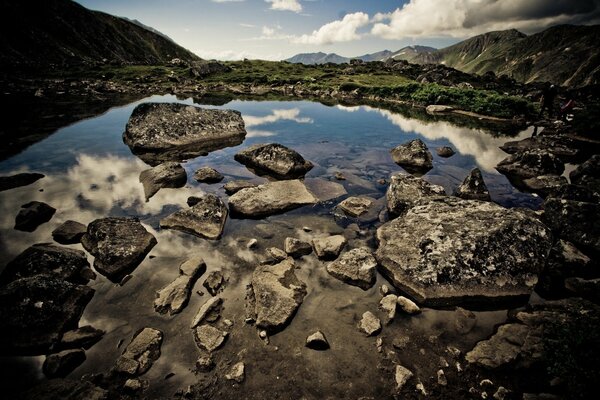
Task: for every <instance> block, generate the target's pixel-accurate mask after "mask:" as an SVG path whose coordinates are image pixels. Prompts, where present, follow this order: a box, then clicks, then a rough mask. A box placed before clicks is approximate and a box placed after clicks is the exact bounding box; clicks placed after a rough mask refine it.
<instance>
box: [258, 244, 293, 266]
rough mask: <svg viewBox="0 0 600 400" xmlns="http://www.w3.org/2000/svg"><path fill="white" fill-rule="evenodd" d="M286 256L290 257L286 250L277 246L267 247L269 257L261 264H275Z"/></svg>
mask: <svg viewBox="0 0 600 400" xmlns="http://www.w3.org/2000/svg"><path fill="white" fill-rule="evenodd" d="M286 258H288V255H287V253H286V252H285V251H283V250H281V249H278V248H277V247H269V248H268V249H267V258H266V259H265V260H264V261H263V262H262V263H261V264H268V265H273V264H277V263H279V262H281V261H283V260H285V259H286Z"/></svg>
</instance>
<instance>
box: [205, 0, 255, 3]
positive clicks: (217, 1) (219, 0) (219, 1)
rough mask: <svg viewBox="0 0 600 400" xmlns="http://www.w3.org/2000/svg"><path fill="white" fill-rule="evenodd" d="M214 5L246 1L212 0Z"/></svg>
mask: <svg viewBox="0 0 600 400" xmlns="http://www.w3.org/2000/svg"><path fill="white" fill-rule="evenodd" d="M210 1H212V2H213V3H241V2H243V1H246V0H210Z"/></svg>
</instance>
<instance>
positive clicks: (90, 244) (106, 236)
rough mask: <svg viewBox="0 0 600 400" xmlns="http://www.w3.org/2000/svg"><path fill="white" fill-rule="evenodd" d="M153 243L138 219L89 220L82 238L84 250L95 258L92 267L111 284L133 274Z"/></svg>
mask: <svg viewBox="0 0 600 400" xmlns="http://www.w3.org/2000/svg"><path fill="white" fill-rule="evenodd" d="M156 243H157V241H156V238H155V237H154V236H153V235H152V234H151V233H149V232H148V231H147V230H146V229H145V228H144V227H143V226H142V224H141V223H140V220H139V219H137V218H124V217H108V218H101V219H97V220H95V221H92V222H91V223H90V224H89V225H88V227H87V232H86V234H85V235H83V237H82V238H81V244H82V245H83V248H84V249H86V250H87V251H88V252H89V253H90V254H91V255H93V256H94V257H95V260H94V268H96V270H97V271H98V272H99V273H101V274H102V275H104V276H106V277H107V278H108V279H110V280H111V281H113V282H119V281H120V280H121V279H122V278H123V277H124V276H125V275H127V274H129V273H131V272H133V270H134V269H136V268H137V266H138V265H139V264H140V263H141V262H142V261H143V260H144V258H145V257H146V255H147V254H148V253H149V252H150V250H152V248H153V247H154V246H155V245H156Z"/></svg>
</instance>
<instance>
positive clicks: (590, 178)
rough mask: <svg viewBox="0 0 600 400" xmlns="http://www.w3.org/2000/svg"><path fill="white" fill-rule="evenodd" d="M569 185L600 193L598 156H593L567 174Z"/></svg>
mask: <svg viewBox="0 0 600 400" xmlns="http://www.w3.org/2000/svg"><path fill="white" fill-rule="evenodd" d="M569 178H571V183H573V184H576V185H580V186H584V187H586V188H588V189H589V190H591V191H592V192H595V193H600V155H599V154H596V155H593V156H592V157H591V158H590V159H588V160H587V161H586V162H584V163H583V164H581V165H580V166H578V167H577V168H576V169H575V170H574V171H572V172H571V173H570V174H569Z"/></svg>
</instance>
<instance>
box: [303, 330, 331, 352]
mask: <svg viewBox="0 0 600 400" xmlns="http://www.w3.org/2000/svg"><path fill="white" fill-rule="evenodd" d="M306 347H308V348H309V349H313V350H327V349H328V348H329V342H328V341H327V338H326V337H325V334H324V333H323V332H321V331H316V332H315V333H312V334H310V335H309V336H308V337H307V338H306Z"/></svg>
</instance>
